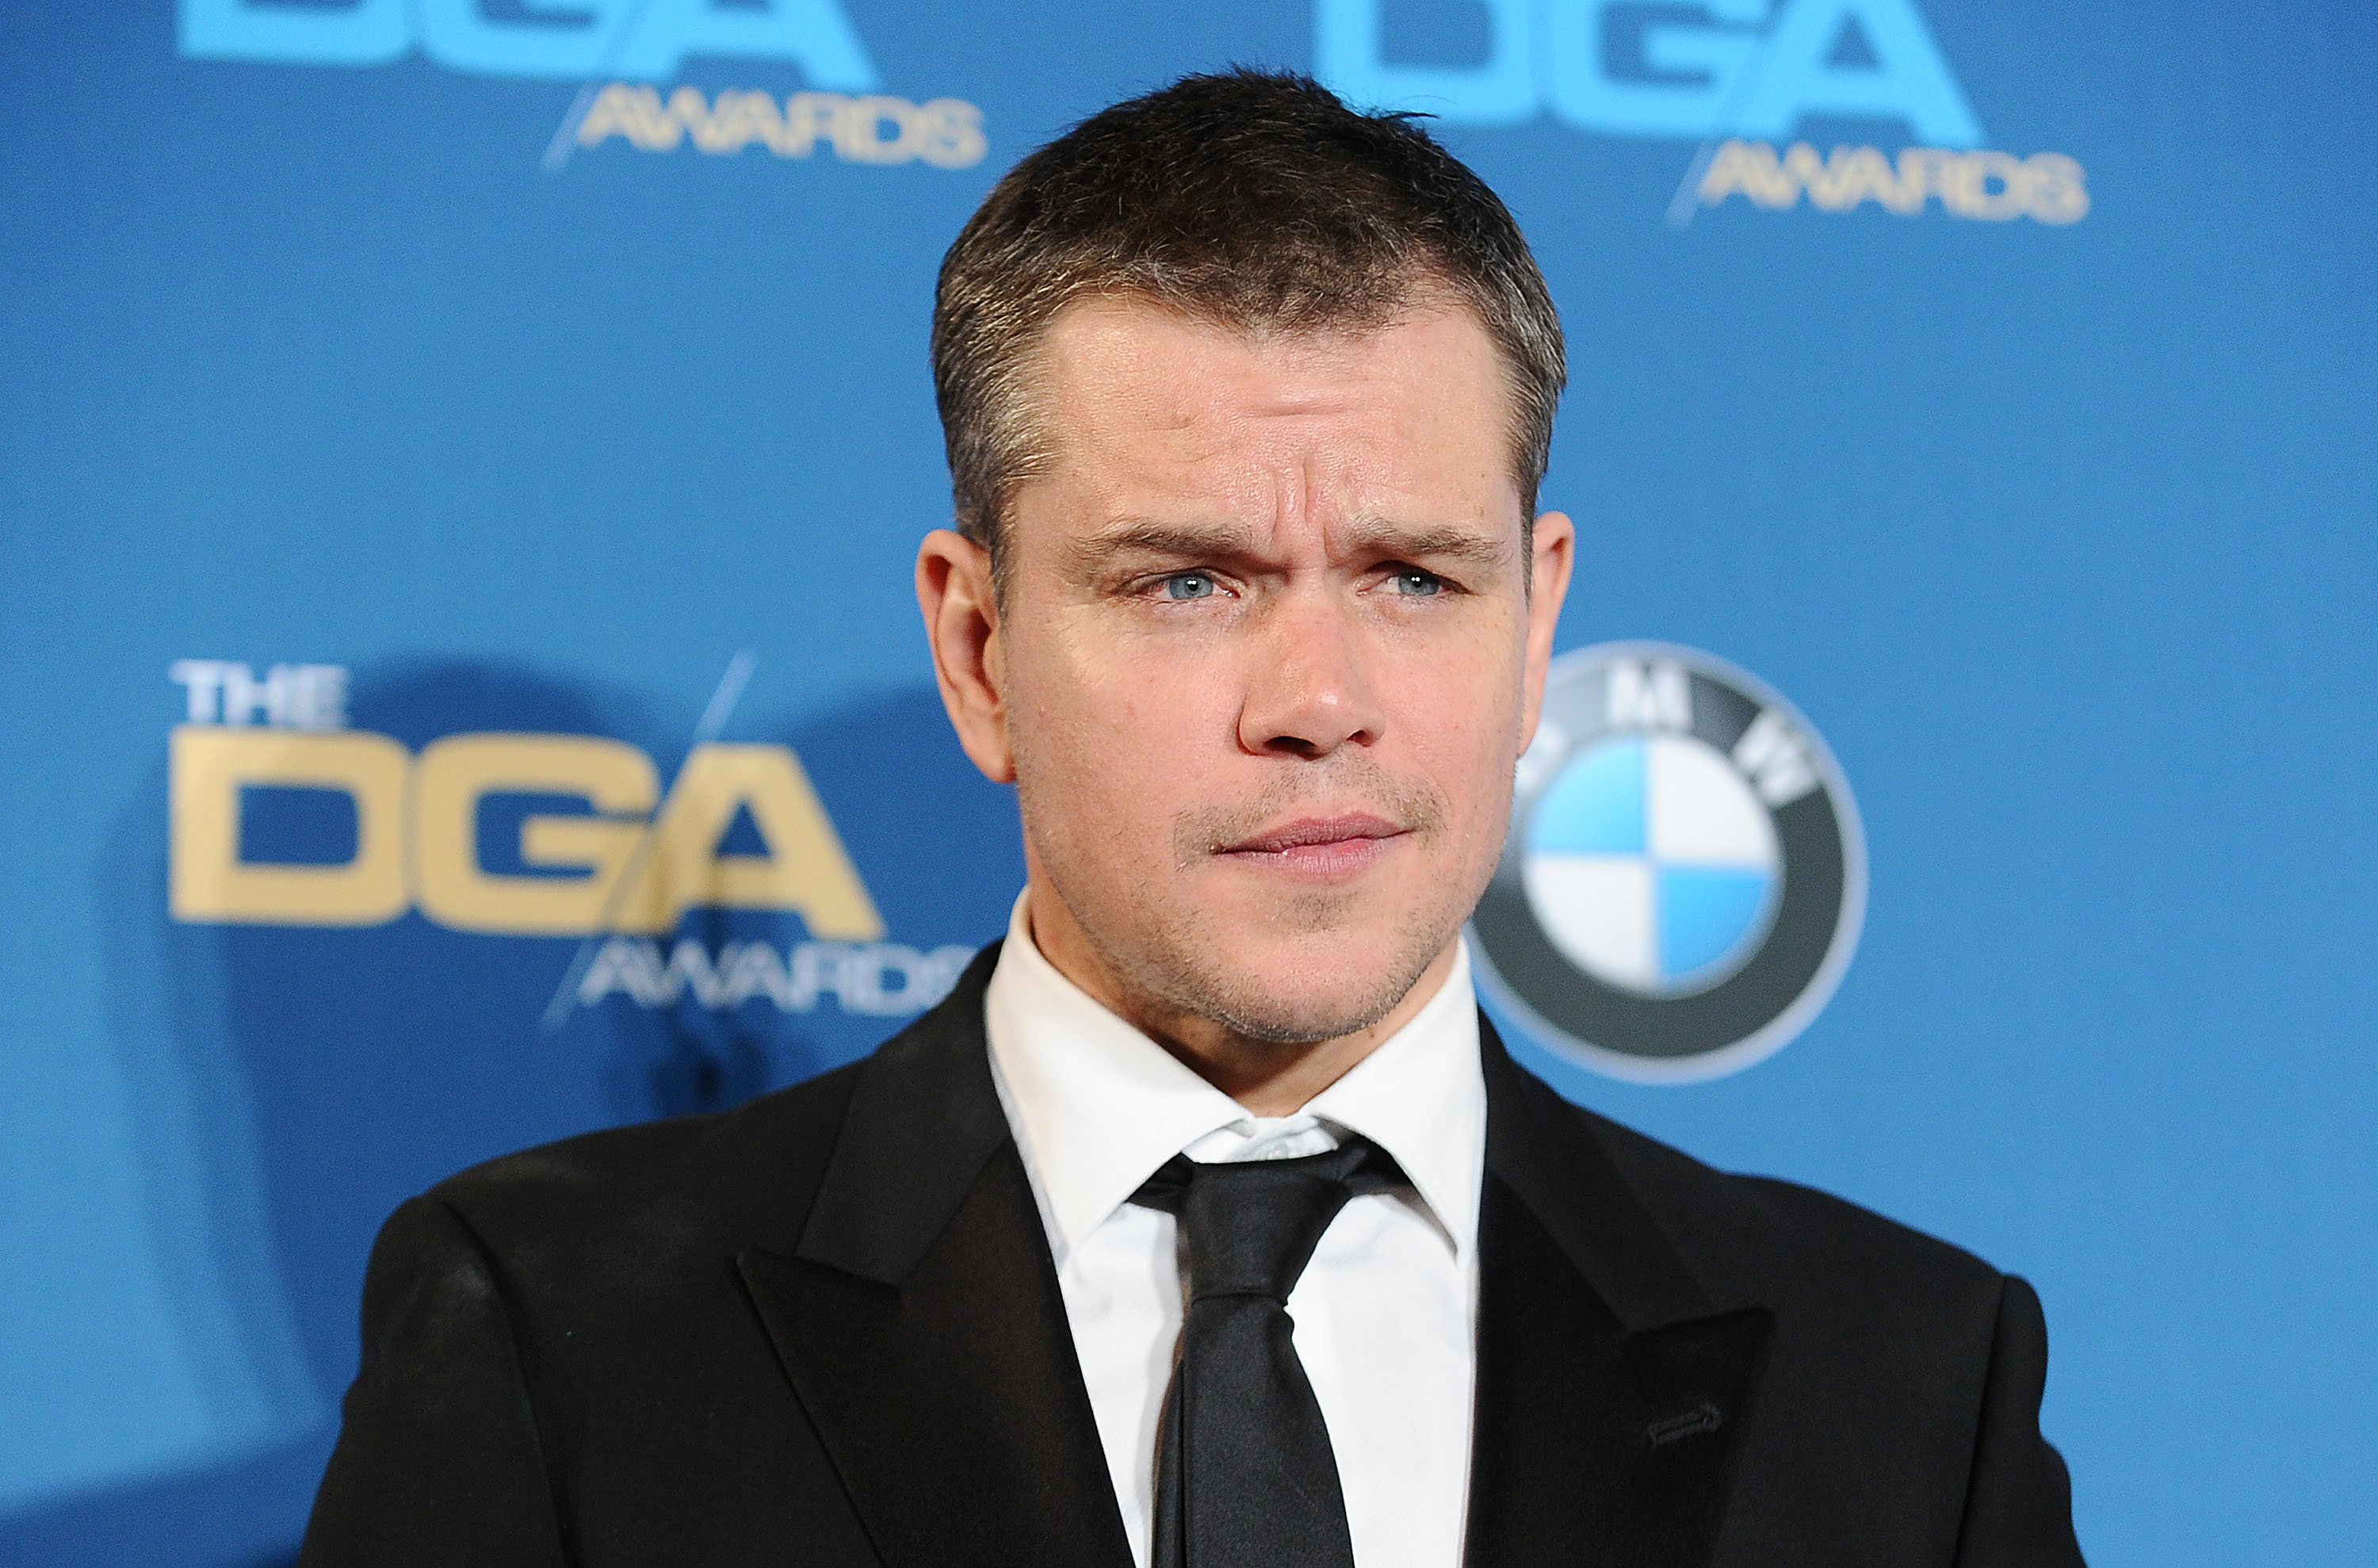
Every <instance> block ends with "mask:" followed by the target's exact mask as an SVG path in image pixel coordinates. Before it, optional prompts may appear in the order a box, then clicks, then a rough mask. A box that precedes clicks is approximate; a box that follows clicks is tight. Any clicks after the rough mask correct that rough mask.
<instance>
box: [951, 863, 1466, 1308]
mask: <svg viewBox="0 0 2378 1568" xmlns="http://www.w3.org/2000/svg"><path fill="white" fill-rule="evenodd" d="M983 1021H984V1026H985V1030H986V1031H987V1032H988V1033H989V1035H990V1037H991V1062H992V1066H993V1067H994V1068H995V1069H996V1071H997V1076H998V1079H999V1082H1000V1086H1001V1088H1002V1089H1003V1096H1002V1098H1003V1101H1004V1103H1005V1104H1006V1108H1007V1111H1008V1116H1009V1120H1010V1122H1011V1123H1012V1124H1013V1125H1014V1127H1015V1137H1016V1141H1017V1143H1018V1144H1020V1145H1021V1146H1022V1147H1023V1150H1024V1154H1025V1160H1026V1163H1027V1165H1028V1166H1029V1167H1030V1168H1031V1170H1032V1172H1033V1176H1034V1177H1035V1185H1036V1186H1037V1187H1038V1188H1039V1195H1040V1198H1041V1200H1042V1202H1043V1204H1044V1205H1045V1210H1046V1218H1047V1219H1048V1221H1049V1224H1050V1230H1051V1235H1050V1238H1049V1239H1050V1244H1051V1248H1052V1249H1053V1250H1054V1251H1055V1252H1056V1254H1057V1262H1058V1264H1059V1265H1060V1266H1061V1267H1062V1266H1063V1263H1064V1260H1065V1257H1066V1255H1067V1254H1068V1253H1070V1252H1071V1251H1072V1250H1073V1248H1075V1247H1077V1246H1079V1245H1080V1244H1081V1242H1082V1241H1083V1239H1084V1238H1085V1237H1087V1236H1088V1235H1089V1234H1090V1233H1091V1232H1092V1231H1094V1230H1096V1229H1097V1228H1098V1227H1099V1225H1101V1224H1104V1223H1105V1222H1106V1219H1107V1216H1109V1215H1110V1214H1111V1213H1113V1212H1115V1210H1116V1209H1118V1208H1119V1207H1121V1206H1122V1205H1123V1203H1124V1202H1126V1201H1127V1200H1129V1199H1130V1197H1131V1195H1132V1194H1133V1193H1134V1192H1136V1191H1137V1190H1138V1189H1139V1187H1140V1184H1141V1183H1142V1182H1144V1181H1146V1180H1147V1178H1148V1176H1151V1175H1152V1174H1154V1172H1155V1170H1156V1168H1157V1167H1158V1166H1159V1165H1160V1164H1163V1163H1164V1162H1165V1161H1167V1160H1169V1159H1171V1157H1172V1156H1173V1155H1175V1154H1178V1153H1180V1152H1183V1150H1185V1149H1187V1148H1189V1146H1190V1145H1191V1144H1193V1143H1196V1142H1198V1141H1199V1140H1203V1139H1207V1138H1209V1137H1210V1135H1212V1134H1215V1133H1218V1132H1222V1131H1224V1130H1226V1129H1236V1130H1238V1131H1240V1132H1242V1133H1255V1132H1258V1131H1260V1130H1262V1129H1265V1128H1277V1127H1279V1125H1280V1124H1279V1123H1277V1122H1262V1123H1259V1122H1258V1121H1257V1120H1256V1118H1255V1117H1253V1116H1250V1115H1249V1114H1248V1112H1247V1110H1246V1108H1245V1107H1244V1106H1243V1105H1241V1104H1239V1103H1238V1102H1237V1101H1235V1100H1232V1099H1231V1097H1230V1096H1229V1095H1227V1094H1224V1093H1223V1092H1221V1091H1220V1090H1219V1089H1216V1088H1215V1087H1214V1086H1213V1085H1212V1084H1210V1083H1207V1081H1206V1080H1204V1079H1202V1078H1199V1077H1198V1076H1197V1075H1196V1073H1195V1072H1193V1071H1192V1070H1190V1068H1188V1067H1185V1066H1183V1064H1182V1063H1181V1062H1180V1061H1179V1060H1178V1059H1176V1058H1175V1057H1174V1056H1172V1055H1171V1054H1170V1053H1169V1052H1167V1051H1166V1050H1165V1049H1164V1048H1163V1047H1162V1046H1160V1045H1159V1044H1157V1043H1156V1042H1154V1041H1153V1040H1150V1039H1149V1038H1148V1037H1147V1035H1145V1034H1143V1033H1141V1032H1140V1031H1138V1030H1136V1029H1135V1028H1133V1027H1132V1026H1131V1025H1130V1024H1128V1023H1125V1022H1124V1021H1123V1019H1120V1018H1118V1017H1117V1016H1115V1014H1113V1013H1111V1012H1110V1011H1108V1010H1107V1008H1106V1007H1104V1006H1102V1005H1100V1004H1099V1002H1098V1001H1096V1000H1094V999H1093V998H1092V997H1091V996H1090V995H1089V994H1088V993H1087V992H1086V991H1084V990H1083V989H1082V988H1081V987H1080V986H1078V985H1075V983H1073V982H1072V981H1070V980H1068V979H1066V978H1065V977H1064V976H1063V974H1061V973H1059V972H1058V971H1057V969H1056V966H1055V965H1053V964H1051V963H1050V962H1049V960H1048V959H1046V958H1044V957H1042V956H1041V953H1040V950H1039V947H1036V946H1035V945H1034V943H1033V940H1032V934H1031V927H1030V923H1029V921H1028V919H1027V913H1026V905H1025V899H1023V898H1022V897H1019V898H1018V899H1016V901H1015V911H1014V913H1013V914H1012V915H1011V916H1010V917H1009V920H1008V928H1007V942H1006V944H1005V946H1004V947H1002V948H1001V949H1000V955H999V962H998V964H997V966H996V967H995V968H994V969H993V970H992V971H991V988H990V991H989V993H988V995H986V997H985V999H984V1004H983ZM1308 1116H1309V1117H1312V1118H1314V1119H1315V1120H1317V1121H1319V1122H1321V1123H1324V1124H1327V1126H1329V1127H1332V1128H1338V1129H1341V1130H1343V1131H1345V1132H1349V1133H1357V1134H1360V1135H1361V1136H1363V1137H1364V1138H1367V1139H1369V1140H1371V1141H1372V1142H1374V1143H1376V1144H1377V1145H1378V1146H1379V1147H1380V1148H1382V1149H1384V1150H1386V1151H1387V1152H1388V1153H1389V1154H1390V1155H1392V1156H1394V1158H1395V1161H1396V1163H1397V1164H1399V1165H1401V1166H1402V1167H1403V1170H1404V1174H1405V1175H1406V1176H1409V1177H1410V1178H1411V1184H1412V1187H1413V1188H1414V1189H1415V1190H1416V1191H1417V1192H1418V1193H1419V1195H1420V1198H1421V1200H1422V1201H1423V1203H1424V1204H1425V1205H1426V1206H1427V1208H1428V1211H1429V1212H1430V1214H1431V1216H1432V1217H1433V1218H1434V1219H1435V1222H1436V1224H1438V1225H1439V1226H1440V1227H1441V1228H1442V1229H1443V1230H1444V1232H1445V1234H1446V1236H1447V1239H1448V1240H1449V1241H1450V1242H1451V1243H1452V1245H1453V1248H1454V1252H1455V1254H1456V1256H1457V1257H1459V1259H1460V1260H1463V1261H1464V1262H1467V1261H1468V1260H1469V1258H1470V1255H1471V1249H1472V1248H1474V1246H1475V1245H1476V1241H1477V1234H1478V1194H1479V1187H1480V1184H1481V1182H1482V1181H1483V1174H1482V1173H1483V1167H1484V1158H1485V1141H1486V1090H1485V1082H1484V1080H1483V1076H1482V1075H1481V1072H1480V1068H1479V1058H1478V1009H1477V1001H1476V996H1475V994H1474V992H1473V991H1472V988H1471V978H1470V950H1469V947H1468V946H1467V944H1466V943H1458V944H1457V947H1456V950H1455V953H1454V961H1453V969H1452V972H1450V973H1449V974H1447V976H1446V978H1445V983H1443V984H1442V985H1440V986H1439V987H1438V988H1437V992H1436V995H1434V996H1432V997H1430V998H1429V999H1428V1001H1427V1003H1426V1004H1425V1005H1423V1007H1421V1009H1420V1011H1419V1012H1417V1013H1415V1014H1413V1015H1412V1017H1411V1019H1410V1021H1408V1022H1407V1023H1405V1025H1404V1026H1403V1027H1402V1028H1401V1029H1399V1030H1398V1031H1396V1032H1395V1033H1394V1034H1392V1035H1390V1036H1389V1037H1388V1038H1387V1040H1385V1041H1384V1042H1382V1043H1380V1044H1379V1046H1378V1047H1377V1049H1375V1050H1374V1051H1373V1052H1372V1053H1371V1054H1370V1055H1367V1056H1365V1057H1363V1060H1362V1061H1360V1062H1358V1063H1356V1064H1355V1066H1354V1067H1353V1068H1352V1069H1351V1071H1349V1072H1348V1073H1347V1074H1346V1075H1345V1076H1344V1077H1343V1078H1341V1079H1339V1080H1338V1081H1337V1082H1335V1083H1333V1084H1331V1085H1330V1086H1329V1087H1328V1088H1327V1089H1325V1090H1323V1091H1322V1092H1320V1093H1319V1094H1317V1095H1315V1097H1314V1098H1313V1100H1312V1102H1311V1103H1310V1104H1307V1105H1306V1106H1305V1107H1304V1109H1303V1112H1302V1113H1300V1114H1299V1116H1298V1117H1296V1118H1294V1119H1295V1120H1298V1121H1302V1120H1303V1119H1304V1118H1305V1117H1308ZM1207 1152H1208V1149H1203V1148H1201V1149H1200V1150H1199V1151H1198V1153H1199V1154H1200V1155H1201V1156H1203V1155H1205V1154H1207Z"/></svg>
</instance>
